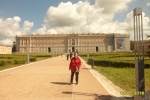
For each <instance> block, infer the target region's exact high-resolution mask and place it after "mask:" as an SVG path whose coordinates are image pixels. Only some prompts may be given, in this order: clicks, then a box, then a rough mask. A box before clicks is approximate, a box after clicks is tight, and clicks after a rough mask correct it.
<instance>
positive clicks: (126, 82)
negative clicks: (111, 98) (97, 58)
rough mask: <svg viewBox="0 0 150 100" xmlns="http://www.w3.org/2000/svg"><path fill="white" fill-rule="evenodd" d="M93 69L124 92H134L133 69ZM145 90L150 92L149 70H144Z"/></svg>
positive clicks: (96, 67) (97, 67)
mask: <svg viewBox="0 0 150 100" xmlns="http://www.w3.org/2000/svg"><path fill="white" fill-rule="evenodd" d="M94 68H95V69H96V70H97V71H98V72H99V73H101V74H103V75H104V76H106V77H107V78H108V79H109V80H111V81H112V82H113V83H114V84H116V85H117V86H119V87H121V88H122V89H124V90H126V91H135V90H136V87H135V69H134V68H113V67H100V66H94ZM145 89H146V90H150V69H145Z"/></svg>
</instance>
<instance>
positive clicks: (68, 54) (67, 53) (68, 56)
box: [67, 52, 69, 60]
mask: <svg viewBox="0 0 150 100" xmlns="http://www.w3.org/2000/svg"><path fill="white" fill-rule="evenodd" d="M68 59H69V53H68V52H67V60H68Z"/></svg>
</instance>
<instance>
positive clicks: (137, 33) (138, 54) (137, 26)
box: [133, 8, 145, 100]
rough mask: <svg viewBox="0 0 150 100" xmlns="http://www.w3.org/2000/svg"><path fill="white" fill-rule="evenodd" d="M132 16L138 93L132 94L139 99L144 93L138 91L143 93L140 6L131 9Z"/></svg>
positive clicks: (142, 45)
mask: <svg viewBox="0 0 150 100" xmlns="http://www.w3.org/2000/svg"><path fill="white" fill-rule="evenodd" d="M133 17H134V42H135V44H134V53H135V75H136V92H137V93H139V94H136V95H137V96H134V100H141V98H143V96H144V95H141V94H140V93H145V78H144V44H143V19H142V8H135V9H134V10H133ZM139 98H140V99H139Z"/></svg>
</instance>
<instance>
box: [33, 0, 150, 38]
mask: <svg viewBox="0 0 150 100" xmlns="http://www.w3.org/2000/svg"><path fill="white" fill-rule="evenodd" d="M129 2H131V0H126V1H124V2H123V1H120V0H113V1H112V0H109V2H108V0H107V1H106V0H96V1H95V4H94V5H90V3H88V2H82V1H79V2H78V3H76V4H72V3H71V2H67V3H60V4H59V5H58V7H52V6H51V7H50V8H49V9H48V10H47V13H46V16H45V19H44V24H43V28H40V29H38V30H37V31H35V32H34V34H37V33H38V34H46V33H48V34H56V33H59V34H60V33H129V34H130V36H131V39H133V11H131V12H130V13H128V14H127V16H126V19H125V20H124V22H117V21H116V22H114V21H113V20H112V19H113V17H114V15H115V13H117V12H120V11H123V10H126V9H127V4H128V3H129ZM148 23H149V18H148V17H146V16H145V14H144V13H143V27H144V29H150V28H149V26H148ZM147 32H148V31H144V35H145V34H146V33H147Z"/></svg>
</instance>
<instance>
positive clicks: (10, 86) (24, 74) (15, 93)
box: [0, 56, 132, 100]
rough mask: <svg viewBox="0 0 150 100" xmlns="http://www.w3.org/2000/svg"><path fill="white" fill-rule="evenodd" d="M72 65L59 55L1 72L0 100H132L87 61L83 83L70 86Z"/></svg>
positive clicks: (80, 79)
mask: <svg viewBox="0 0 150 100" xmlns="http://www.w3.org/2000/svg"><path fill="white" fill-rule="evenodd" d="M69 63H70V60H68V61H67V60H66V57H60V56H59V57H54V58H49V59H47V60H43V61H39V62H34V63H30V64H26V65H22V66H19V67H15V68H11V69H7V70H3V71H0V100H128V99H127V98H126V99H125V98H123V97H122V96H121V95H120V94H119V92H118V91H120V90H121V89H119V88H118V87H116V86H115V85H112V86H110V85H109V84H108V83H110V84H112V83H111V82H110V81H108V80H107V81H106V79H105V77H103V76H99V74H97V73H96V72H94V70H92V69H91V68H90V67H89V66H88V65H86V63H85V62H84V61H83V60H82V67H81V71H80V74H79V84H78V85H75V84H73V85H68V83H69V81H70V74H71V73H70V70H69V67H68V66H69ZM85 66H86V67H85ZM74 83H75V81H74ZM117 89H118V90H117ZM129 100H132V99H131V98H130V99H129Z"/></svg>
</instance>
